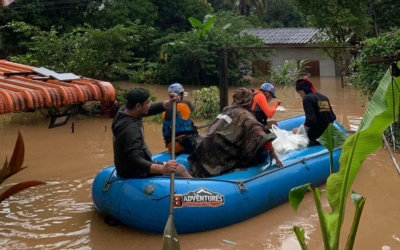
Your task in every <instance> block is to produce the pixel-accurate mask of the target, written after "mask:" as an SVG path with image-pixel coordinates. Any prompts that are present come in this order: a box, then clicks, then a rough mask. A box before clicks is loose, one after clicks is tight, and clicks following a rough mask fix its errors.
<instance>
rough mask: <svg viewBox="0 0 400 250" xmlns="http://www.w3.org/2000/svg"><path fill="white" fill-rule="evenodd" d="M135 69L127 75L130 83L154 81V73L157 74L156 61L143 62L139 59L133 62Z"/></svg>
mask: <svg viewBox="0 0 400 250" xmlns="http://www.w3.org/2000/svg"><path fill="white" fill-rule="evenodd" d="M134 65H135V66H137V67H135V68H136V69H135V70H133V72H132V74H131V75H129V81H130V82H132V83H154V82H155V78H154V77H155V75H156V74H157V66H158V64H157V63H153V62H145V61H144V59H140V60H139V62H138V63H135V64H134Z"/></svg>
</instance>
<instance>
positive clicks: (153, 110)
mask: <svg viewBox="0 0 400 250" xmlns="http://www.w3.org/2000/svg"><path fill="white" fill-rule="evenodd" d="M165 110H166V109H165V108H164V102H155V103H152V104H151V106H150V108H149V111H147V114H146V115H145V116H150V115H156V114H159V113H162V112H164V111H165Z"/></svg>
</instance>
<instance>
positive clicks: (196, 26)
mask: <svg viewBox="0 0 400 250" xmlns="http://www.w3.org/2000/svg"><path fill="white" fill-rule="evenodd" d="M216 19H217V17H216V16H214V15H206V16H205V17H204V20H203V22H200V20H198V19H196V18H194V17H189V18H188V20H189V22H190V24H191V25H192V28H193V31H194V33H195V34H196V36H197V37H198V38H202V37H205V35H206V33H207V31H208V30H209V29H211V28H212V27H213V26H214V22H215V20H216Z"/></svg>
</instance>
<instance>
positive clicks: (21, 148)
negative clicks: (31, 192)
mask: <svg viewBox="0 0 400 250" xmlns="http://www.w3.org/2000/svg"><path fill="white" fill-rule="evenodd" d="M24 156H25V145H24V140H23V138H22V135H21V132H20V131H18V138H17V142H16V143H15V147H14V152H13V155H12V157H11V160H10V162H9V163H8V161H7V157H6V161H5V163H4V166H3V168H2V169H1V171H0V184H1V183H3V181H5V180H6V179H8V178H10V177H11V176H13V175H14V174H16V173H18V172H19V171H21V170H24V169H25V168H27V167H22V164H23V162H24ZM43 184H46V183H45V182H42V181H26V182H21V183H18V184H15V185H13V186H11V187H10V188H8V189H7V190H6V191H4V192H3V193H2V194H0V203H1V202H3V201H4V200H5V199H7V198H9V197H10V196H12V195H14V194H16V193H18V192H21V191H22V190H25V189H27V188H30V187H34V186H37V185H43Z"/></svg>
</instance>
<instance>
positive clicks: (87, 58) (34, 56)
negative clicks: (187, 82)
mask: <svg viewBox="0 0 400 250" xmlns="http://www.w3.org/2000/svg"><path fill="white" fill-rule="evenodd" d="M139 40H140V36H139V34H138V31H137V24H133V23H131V24H130V25H129V26H126V27H125V26H122V25H118V26H115V27H114V28H111V29H108V30H100V29H93V28H91V27H90V26H85V27H84V28H77V29H74V30H73V31H72V32H70V33H66V34H62V35H58V32H57V31H56V30H55V29H51V30H50V31H49V32H42V33H41V34H40V35H36V36H33V37H32V41H31V42H29V43H27V45H28V46H29V50H30V52H29V53H28V54H25V55H21V56H15V57H11V58H10V59H11V60H12V61H15V62H24V63H27V62H28V60H32V61H31V63H27V64H29V65H36V66H42V67H46V68H49V69H52V70H57V71H64V72H73V73H76V74H80V75H83V76H85V77H93V78H100V79H120V78H123V77H125V78H126V76H127V75H128V74H130V72H131V63H130V62H131V61H132V60H133V58H134V57H133V56H134V55H133V53H132V52H131V51H130V48H132V46H134V44H135V43H138V42H139Z"/></svg>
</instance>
